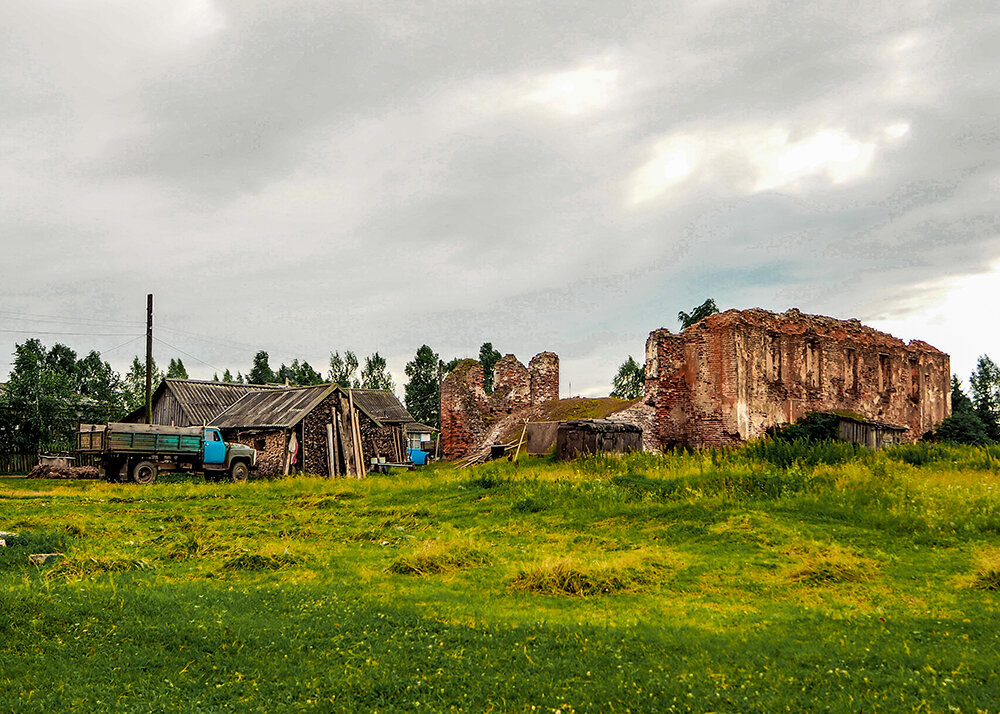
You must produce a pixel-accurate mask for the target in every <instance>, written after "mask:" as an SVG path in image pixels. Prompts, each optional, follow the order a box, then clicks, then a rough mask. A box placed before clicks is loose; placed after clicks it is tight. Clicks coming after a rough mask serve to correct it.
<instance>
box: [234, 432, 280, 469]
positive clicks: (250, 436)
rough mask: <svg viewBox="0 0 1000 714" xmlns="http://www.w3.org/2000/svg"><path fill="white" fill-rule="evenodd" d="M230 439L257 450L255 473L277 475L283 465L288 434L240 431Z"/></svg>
mask: <svg viewBox="0 0 1000 714" xmlns="http://www.w3.org/2000/svg"><path fill="white" fill-rule="evenodd" d="M232 441H235V442H237V443H240V444H245V445H247V446H250V447H252V448H254V449H256V450H257V473H258V474H260V475H261V476H278V475H280V474H281V473H282V471H283V469H284V466H285V454H286V453H287V449H288V435H287V434H286V433H285V432H284V431H277V430H276V431H258V432H242V433H239V434H237V435H236V436H235V437H232Z"/></svg>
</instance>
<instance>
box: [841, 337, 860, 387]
mask: <svg viewBox="0 0 1000 714" xmlns="http://www.w3.org/2000/svg"><path fill="white" fill-rule="evenodd" d="M857 390H858V352H857V350H855V349H854V348H853V347H847V348H846V349H845V350H844V391H847V392H856V391H857Z"/></svg>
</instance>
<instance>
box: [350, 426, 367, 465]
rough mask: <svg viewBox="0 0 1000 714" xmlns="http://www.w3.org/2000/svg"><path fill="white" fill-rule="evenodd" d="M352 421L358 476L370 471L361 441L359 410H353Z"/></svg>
mask: <svg viewBox="0 0 1000 714" xmlns="http://www.w3.org/2000/svg"><path fill="white" fill-rule="evenodd" d="M351 422H352V423H353V424H354V448H356V449H357V450H358V478H361V477H362V476H364V475H365V474H367V473H368V464H366V463H365V445H364V444H362V443H361V424H360V423H359V422H358V411H357V410H356V409H355V410H353V411H352V412H351Z"/></svg>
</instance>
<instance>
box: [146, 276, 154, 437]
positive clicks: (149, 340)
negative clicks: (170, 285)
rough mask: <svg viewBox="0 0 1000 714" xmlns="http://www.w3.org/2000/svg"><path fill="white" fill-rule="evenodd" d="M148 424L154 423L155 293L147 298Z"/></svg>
mask: <svg viewBox="0 0 1000 714" xmlns="http://www.w3.org/2000/svg"><path fill="white" fill-rule="evenodd" d="M146 423H147V424H152V423H153V293H150V294H149V295H147V296H146Z"/></svg>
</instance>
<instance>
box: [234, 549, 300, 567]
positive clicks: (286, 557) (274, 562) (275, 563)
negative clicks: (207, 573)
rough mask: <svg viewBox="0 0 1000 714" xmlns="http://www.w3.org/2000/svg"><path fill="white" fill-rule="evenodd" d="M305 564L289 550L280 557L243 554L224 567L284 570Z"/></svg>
mask: <svg viewBox="0 0 1000 714" xmlns="http://www.w3.org/2000/svg"><path fill="white" fill-rule="evenodd" d="M303 562H305V561H304V560H303V559H302V558H298V557H296V556H294V555H292V554H291V553H289V552H288V551H287V550H286V551H285V552H284V553H281V554H279V555H265V554H263V553H241V554H240V555H238V556H236V557H235V558H230V559H229V560H227V561H226V562H225V563H223V565H222V567H223V568H224V569H225V570H282V569H283V568H288V567H291V566H293V565H299V564H300V563H303Z"/></svg>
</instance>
